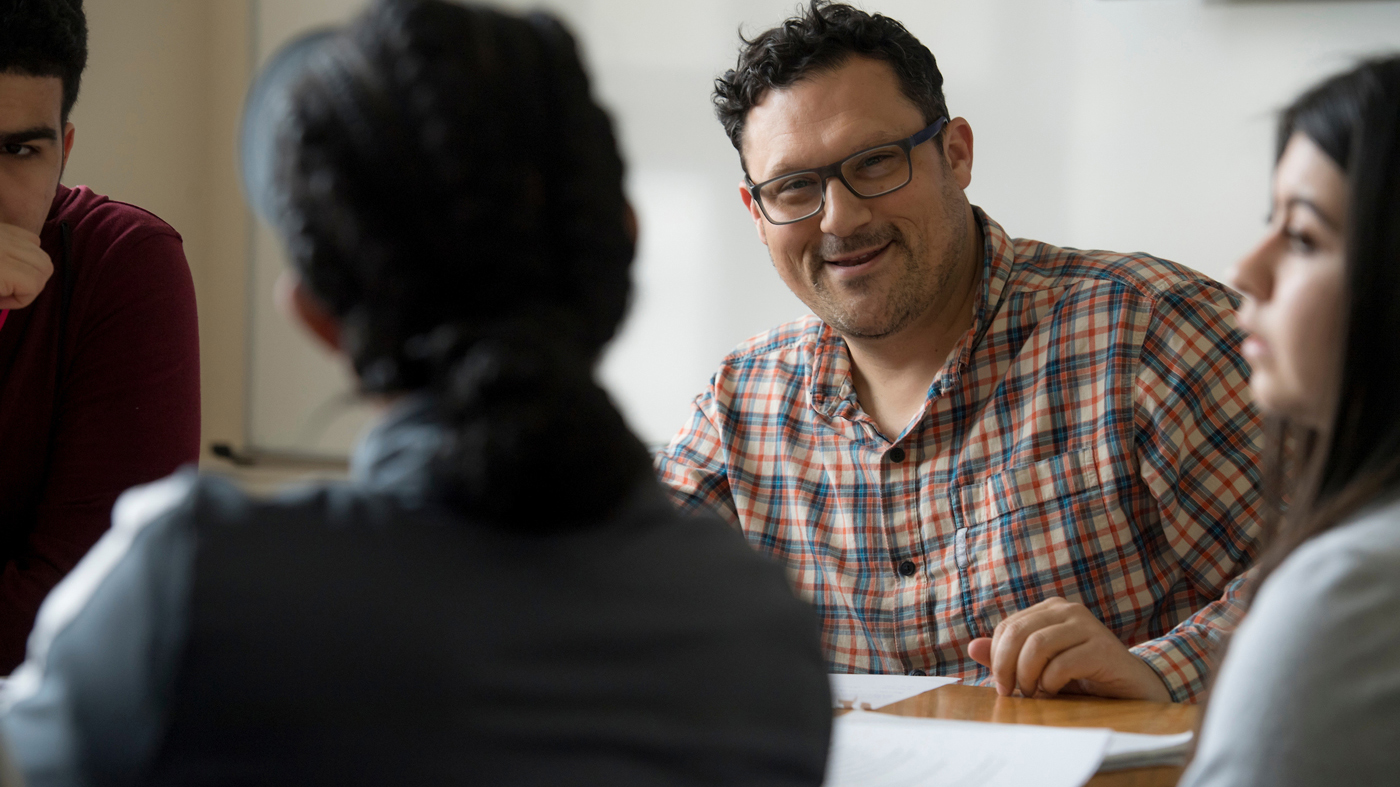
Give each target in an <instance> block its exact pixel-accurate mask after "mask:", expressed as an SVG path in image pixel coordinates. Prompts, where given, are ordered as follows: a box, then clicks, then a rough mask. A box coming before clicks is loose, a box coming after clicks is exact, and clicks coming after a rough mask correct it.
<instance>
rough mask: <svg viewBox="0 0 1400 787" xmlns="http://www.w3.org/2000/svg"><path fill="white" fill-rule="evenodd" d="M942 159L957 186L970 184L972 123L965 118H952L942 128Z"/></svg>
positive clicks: (965, 187)
mask: <svg viewBox="0 0 1400 787" xmlns="http://www.w3.org/2000/svg"><path fill="white" fill-rule="evenodd" d="M943 160H944V161H945V162H946V163H947V164H948V168H949V169H951V170H952V171H953V180H954V181H956V182H957V184H958V187H959V188H961V189H964V190H966V189H967V187H968V186H970V185H972V125H971V124H969V123H968V122H967V120H966V119H965V118H953V119H952V120H950V121H948V126H947V128H945V129H944V130H943Z"/></svg>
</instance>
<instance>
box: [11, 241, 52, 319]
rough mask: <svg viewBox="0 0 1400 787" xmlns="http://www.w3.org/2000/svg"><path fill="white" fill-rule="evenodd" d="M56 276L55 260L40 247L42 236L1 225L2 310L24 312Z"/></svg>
mask: <svg viewBox="0 0 1400 787" xmlns="http://www.w3.org/2000/svg"><path fill="white" fill-rule="evenodd" d="M52 275H53V261H52V260H50V259H49V255H48V254H47V253H45V252H44V250H43V249H41V248H40V247H39V236H38V235H35V234H34V233H32V232H30V231H29V230H26V229H21V228H19V227H16V226H14V225H12V224H3V223H0V309H23V308H24V307H26V306H28V305H29V304H31V303H33V302H34V299H35V298H37V297H39V293H40V292H42V291H43V289H44V285H45V284H46V283H47V282H48V280H49V277H50V276H52Z"/></svg>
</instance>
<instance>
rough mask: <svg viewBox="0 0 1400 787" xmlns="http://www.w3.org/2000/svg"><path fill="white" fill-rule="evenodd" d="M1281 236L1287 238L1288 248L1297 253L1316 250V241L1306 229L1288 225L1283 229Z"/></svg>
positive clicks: (1308, 252)
mask: <svg viewBox="0 0 1400 787" xmlns="http://www.w3.org/2000/svg"><path fill="white" fill-rule="evenodd" d="M1283 236H1284V237H1285V238H1287V239H1288V248H1289V249H1290V250H1292V251H1293V252H1295V253H1297V254H1312V253H1313V252H1315V251H1317V242H1316V241H1315V240H1314V239H1313V237H1312V235H1310V234H1308V232H1307V231H1306V230H1300V229H1297V228H1295V227H1288V228H1286V229H1284V231H1283Z"/></svg>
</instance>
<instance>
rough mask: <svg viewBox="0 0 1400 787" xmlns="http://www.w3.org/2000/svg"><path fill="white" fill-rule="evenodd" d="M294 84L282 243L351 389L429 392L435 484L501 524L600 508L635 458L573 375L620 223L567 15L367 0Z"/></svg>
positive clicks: (627, 480) (612, 417) (628, 249)
mask: <svg viewBox="0 0 1400 787" xmlns="http://www.w3.org/2000/svg"><path fill="white" fill-rule="evenodd" d="M291 96H292V107H293V108H292V110H291V117H290V119H289V121H288V123H287V124H286V125H285V127H284V129H283V131H282V132H281V135H280V141H279V151H280V152H279V164H278V182H279V184H280V185H279V190H280V191H281V192H282V199H283V203H284V204H283V205H282V206H281V208H280V212H281V216H280V218H279V224H280V225H281V226H282V228H283V230H284V231H285V232H286V233H287V235H288V245H289V248H290V252H291V256H292V261H293V265H294V266H295V268H296V270H297V271H298V273H299V274H300V276H301V277H302V280H303V281H304V282H305V284H306V286H307V287H308V289H309V290H310V291H311V292H312V293H313V294H314V295H315V296H316V298H318V299H319V300H320V301H321V302H322V303H323V304H324V306H325V307H326V308H328V309H329V310H330V312H331V313H333V314H334V315H335V316H336V317H337V318H339V320H340V321H341V323H342V325H343V342H344V349H345V351H346V353H347V354H348V355H349V356H350V358H351V360H352V361H353V363H354V366H355V369H356V371H357V373H358V375H359V378H360V384H361V386H362V388H363V389H364V390H365V391H368V392H375V393H396V392H410V391H424V392H429V393H430V394H431V395H432V396H433V398H434V400H435V402H436V403H437V406H438V410H439V414H440V416H441V418H442V420H443V421H444V422H445V424H447V425H448V427H449V431H450V433H451V435H452V437H451V439H450V440H449V442H448V444H447V446H446V447H445V448H444V450H443V452H442V454H441V455H440V456H439V458H438V462H437V465H436V481H437V483H436V484H435V485H434V488H435V489H438V490H440V491H441V492H442V495H443V498H444V499H445V500H446V501H447V502H448V503H450V504H451V505H452V506H454V507H456V508H458V509H461V510H463V511H465V512H467V513H469V514H473V515H477V516H480V517H484V518H486V519H488V520H494V521H498V522H508V523H510V524H511V525H512V526H526V527H533V528H536V529H549V528H553V527H558V526H562V525H565V524H568V523H573V522H581V521H596V520H597V519H598V518H600V517H601V516H603V515H604V514H605V513H606V512H607V511H608V510H610V509H611V508H613V507H614V506H615V505H616V504H617V503H618V502H620V500H621V498H622V496H623V495H624V494H625V493H626V492H627V491H628V490H629V489H630V488H631V487H632V486H634V485H635V483H636V482H637V481H638V480H639V479H641V478H643V477H646V476H648V475H649V474H650V473H651V469H650V468H651V466H650V459H649V457H648V455H647V452H646V450H645V449H644V448H643V447H642V445H641V443H640V442H639V441H638V440H637V439H636V437H634V436H633V435H632V434H631V432H630V431H628V429H627V427H626V425H625V424H624V422H623V419H622V416H621V414H620V413H618V411H617V410H616V409H615V408H614V406H613V405H612V403H611V402H610V400H609V399H608V397H607V395H606V394H605V393H604V392H603V390H602V389H601V388H600V387H599V386H598V385H597V384H596V382H595V381H594V380H593V376H592V375H593V366H594V363H595V361H596V360H597V358H598V355H599V353H600V351H601V349H602V347H603V345H604V344H606V343H607V342H608V340H609V339H611V338H612V336H613V334H614V333H615V332H616V330H617V326H618V324H619V322H620V321H621V320H622V318H623V315H624V313H625V311H626V307H627V299H628V291H629V269H630V266H631V261H632V256H633V240H632V236H631V233H630V232H629V231H628V227H627V219H626V216H627V207H626V202H625V200H624V197H623V190H622V176H623V167H622V161H621V159H620V158H619V155H618V152H617V145H616V143H615V141H614V137H613V132H612V127H611V124H610V122H609V120H608V117H607V115H606V114H605V113H604V112H603V110H602V109H600V108H599V107H598V105H597V104H595V103H594V102H593V100H592V99H591V97H590V94H589V85H588V79H587V77H586V76H585V74H584V71H583V68H582V66H581V65H580V63H579V58H578V54H577V52H576V50H575V45H574V41H573V39H572V38H571V37H570V35H569V33H568V32H567V31H566V30H565V29H564V28H563V27H562V26H561V25H560V24H559V23H558V22H557V21H555V20H553V19H552V18H550V17H547V16H543V15H539V14H535V15H531V16H529V17H526V18H521V17H516V16H511V15H507V14H503V13H500V12H497V11H493V10H490V9H487V8H481V7H474V6H466V5H461V4H458V3H451V2H442V1H441V0H380V1H379V2H375V3H373V4H372V5H371V6H370V7H369V8H368V9H367V10H366V11H364V12H363V13H362V14H361V15H360V16H359V17H358V18H357V19H356V20H355V21H354V22H353V23H352V24H351V25H350V26H349V27H348V28H347V29H345V30H344V31H343V32H341V33H339V34H338V35H336V36H335V37H334V38H333V39H331V40H330V41H329V42H328V43H327V44H326V45H325V46H324V47H322V49H321V50H320V51H319V52H318V54H317V55H316V56H315V57H314V58H313V59H312V61H311V62H310V63H309V64H308V67H307V71H306V74H305V75H304V76H303V77H302V79H301V81H300V83H299V84H298V85H297V86H296V87H294V88H293V90H292V93H291ZM544 486H548V487H549V490H548V493H542V491H541V488H542V487H544Z"/></svg>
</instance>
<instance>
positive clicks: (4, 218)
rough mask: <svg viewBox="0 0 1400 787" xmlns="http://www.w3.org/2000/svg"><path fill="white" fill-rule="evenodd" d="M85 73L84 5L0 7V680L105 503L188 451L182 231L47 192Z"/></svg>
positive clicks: (190, 358) (195, 404)
mask: <svg viewBox="0 0 1400 787" xmlns="http://www.w3.org/2000/svg"><path fill="white" fill-rule="evenodd" d="M86 64H87V23H86V20H85V17H84V14H83V9H82V2H81V0H0V674H7V673H9V672H10V670H12V669H14V667H15V666H16V665H17V664H19V662H20V661H21V660H22V659H23V658H24V645H25V639H26V637H28V635H29V630H30V627H31V626H32V625H33V624H34V614H35V612H36V611H37V610H38V609H39V604H40V602H42V601H43V600H44V596H45V595H46V594H47V593H48V592H49V590H50V589H51V588H52V587H53V586H54V584H55V583H57V582H58V581H59V579H61V578H62V577H63V575H64V574H65V573H67V571H68V570H69V569H71V568H72V567H73V566H74V564H76V563H77V562H78V560H79V559H80V558H81V557H82V556H83V554H84V553H85V552H87V550H88V548H89V547H91V546H92V544H93V542H95V541H97V539H98V537H100V536H101V535H102V533H103V531H105V530H106V529H107V526H108V523H109V522H110V521H111V515H112V503H113V502H115V501H116V499H117V495H119V494H121V493H122V492H124V491H126V490H127V489H129V488H130V487H132V486H135V485H137V484H143V483H147V482H149V481H154V480H155V479H157V478H161V477H163V476H166V475H169V474H170V473H172V472H174V470H175V469H176V468H177V467H179V466H180V465H182V464H184V463H187V462H195V461H198V459H199V326H198V323H197V320H196V316H195V298H194V283H193V281H192V279H191V277H190V270H189V266H188V265H187V264H186V263H185V253H184V250H183V248H182V246H181V240H180V235H179V234H178V233H176V232H175V230H173V229H171V228H170V226H169V225H168V224H166V223H165V222H163V221H161V220H160V219H158V218H156V217H155V216H154V215H152V214H150V213H149V212H147V211H144V210H142V209H140V208H138V207H135V206H133V205H128V204H126V203H123V202H117V201H115V200H110V199H108V198H106V197H104V196H102V195H100V194H97V193H95V192H93V191H92V190H91V189H89V188H88V187H86V186H77V187H75V188H68V187H67V186H64V185H62V184H61V183H60V182H59V181H60V178H62V176H63V170H64V167H65V165H66V164H67V162H68V158H69V156H70V155H71V154H72V152H73V141H74V136H75V131H74V128H73V124H72V123H71V122H69V120H68V115H69V112H70V111H71V110H72V109H73V104H74V102H75V101H77V98H78V87H79V83H80V81H81V79H82V74H83V69H84V68H85V66H86ZM151 122H152V123H155V122H159V121H158V120H155V119H151Z"/></svg>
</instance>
